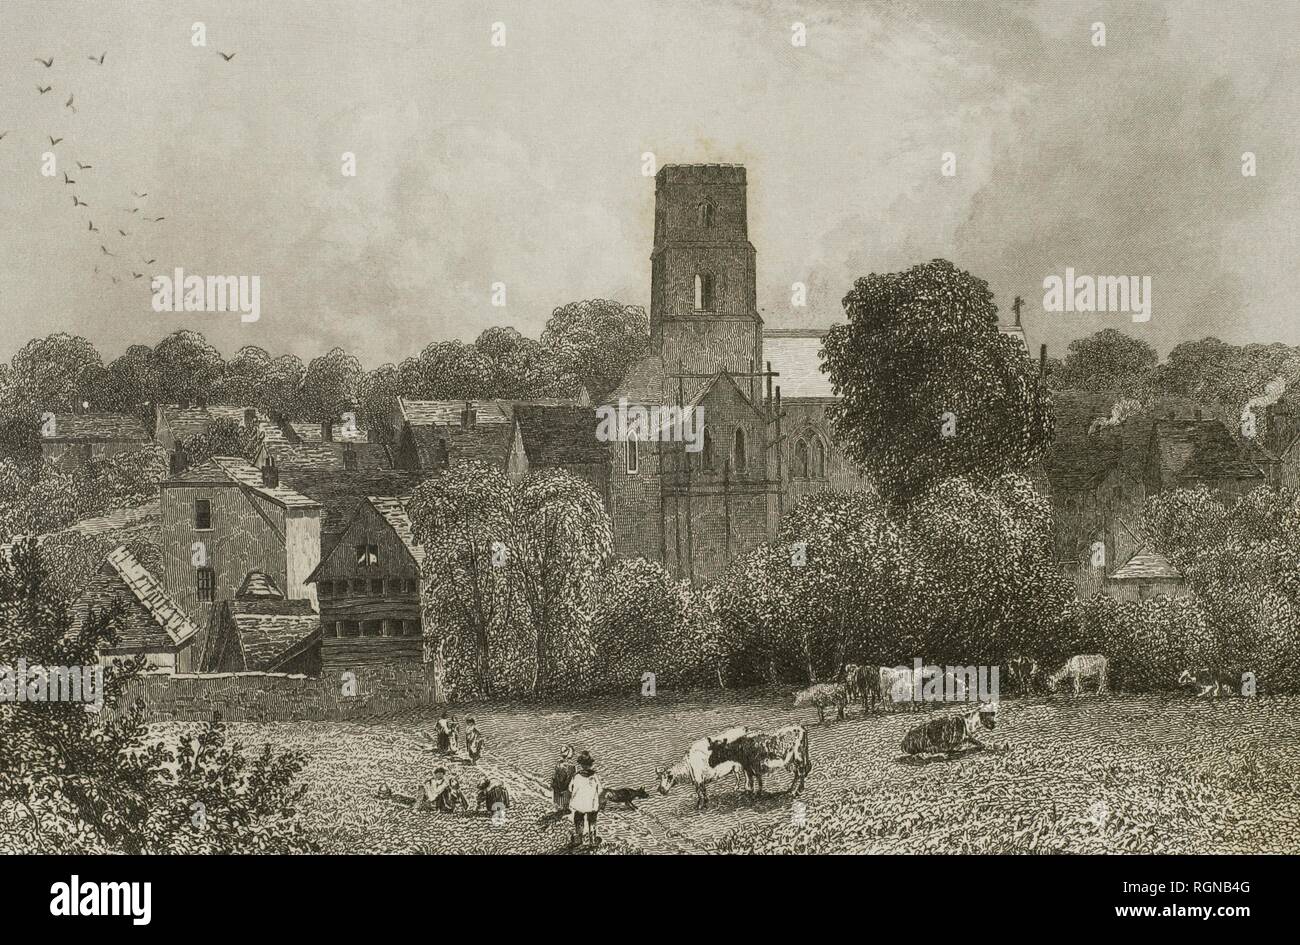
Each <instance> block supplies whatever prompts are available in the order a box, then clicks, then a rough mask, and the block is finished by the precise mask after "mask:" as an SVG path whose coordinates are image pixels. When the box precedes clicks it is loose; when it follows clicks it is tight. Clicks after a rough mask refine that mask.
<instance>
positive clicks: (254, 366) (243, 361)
mask: <svg viewBox="0 0 1300 945" xmlns="http://www.w3.org/2000/svg"><path fill="white" fill-rule="evenodd" d="M305 373H306V369H305V368H304V367H303V364H302V361H301V359H299V358H298V356H297V355H292V354H284V355H281V356H280V357H278V358H277V357H273V356H272V355H271V354H270V353H269V352H268V351H266V350H265V349H264V348H259V347H257V346H256V345H245V346H244V347H242V348H240V349H239V351H238V352H237V353H236V354H235V356H234V357H233V358H231V359H230V361H229V362H228V363H227V364H226V370H225V373H224V375H223V376H222V378H221V382H220V385H219V386H218V389H217V391H216V396H217V399H218V400H220V401H221V402H222V403H226V404H235V405H237V406H252V407H257V408H259V409H261V410H262V411H264V412H266V413H267V414H268V415H270V416H273V417H280V416H284V417H288V416H291V415H292V414H293V412H294V410H295V409H296V405H297V397H298V388H299V387H300V386H301V384H302V382H303V375H304V374H305Z"/></svg>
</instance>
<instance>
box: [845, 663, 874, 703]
mask: <svg viewBox="0 0 1300 945" xmlns="http://www.w3.org/2000/svg"><path fill="white" fill-rule="evenodd" d="M844 688H845V689H847V690H848V693H849V698H850V699H851V700H853V701H854V702H857V701H858V700H861V701H862V711H863V712H864V713H867V714H870V712H871V710H872V708H873V707H874V706H875V704H876V703H877V702H879V701H880V673H878V672H877V671H876V667H874V666H859V665H858V664H857V663H845V664H844Z"/></svg>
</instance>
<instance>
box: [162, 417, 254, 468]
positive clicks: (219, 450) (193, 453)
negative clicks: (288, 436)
mask: <svg viewBox="0 0 1300 945" xmlns="http://www.w3.org/2000/svg"><path fill="white" fill-rule="evenodd" d="M258 445H259V436H258V434H257V432H256V431H250V430H248V429H247V428H246V427H245V426H244V425H243V424H242V423H239V422H238V421H236V420H231V419H229V418H228V417H218V418H217V419H215V420H213V421H212V422H211V423H210V424H208V428H207V430H206V431H205V432H203V433H195V434H194V435H193V436H187V437H184V438H183V439H182V440H181V441H180V443H179V446H180V451H181V453H182V455H183V456H184V457H185V462H186V464H187V465H190V466H197V465H199V464H200V463H205V462H207V461H208V460H209V459H211V458H212V457H213V456H242V457H244V458H245V459H248V460H251V459H252V458H253V456H255V455H256V453H257V449H258Z"/></svg>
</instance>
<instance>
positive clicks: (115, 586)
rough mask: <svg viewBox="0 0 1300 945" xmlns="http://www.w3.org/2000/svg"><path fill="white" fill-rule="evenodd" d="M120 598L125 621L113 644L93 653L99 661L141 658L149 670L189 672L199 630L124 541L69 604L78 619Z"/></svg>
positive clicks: (192, 668) (194, 660)
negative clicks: (77, 596)
mask: <svg viewBox="0 0 1300 945" xmlns="http://www.w3.org/2000/svg"><path fill="white" fill-rule="evenodd" d="M115 602H120V603H121V605H122V606H123V607H124V609H125V616H126V619H125V624H124V626H123V628H122V630H121V633H120V640H119V642H118V644H117V645H116V646H111V647H103V648H101V649H100V651H99V659H100V662H101V663H103V664H105V665H107V664H109V663H110V662H112V660H114V659H123V660H125V659H130V658H132V657H135V656H143V657H144V658H145V659H146V660H147V661H148V664H149V668H150V669H151V670H153V671H156V672H163V673H189V672H194V671H196V670H197V669H198V661H197V658H196V656H197V654H198V652H199V651H200V650H201V649H202V646H203V636H204V634H203V630H202V628H201V627H200V626H199V625H198V624H197V623H195V622H194V621H193V620H191V619H190V618H189V616H187V615H186V613H185V611H184V610H182V609H181V607H180V606H179V605H178V604H177V603H176V601H175V600H173V599H172V597H171V595H169V594H168V593H167V592H166V591H165V590H164V589H163V586H162V584H161V583H160V582H159V581H158V579H157V578H155V577H154V576H153V575H152V574H150V573H149V572H148V571H147V570H146V569H145V568H144V566H143V565H141V564H140V562H139V561H137V560H136V558H135V556H134V555H133V554H131V552H130V551H129V550H128V549H127V548H126V546H125V545H118V546H117V547H116V548H114V549H113V550H112V551H110V552H109V553H108V554H107V555H105V556H104V562H103V563H102V564H101V565H100V566H99V570H98V571H97V572H96V573H95V575H94V577H92V578H91V580H90V582H89V583H88V584H87V585H86V587H85V589H84V590H83V591H82V593H81V596H80V597H79V598H78V599H77V601H76V602H75V604H74V605H73V613H74V615H75V616H76V617H77V620H78V623H80V621H81V620H82V619H84V618H85V617H86V616H87V615H88V614H89V613H90V611H91V610H94V611H97V612H101V611H104V610H106V609H108V608H109V607H111V606H113V604H114V603H115Z"/></svg>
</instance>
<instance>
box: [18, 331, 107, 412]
mask: <svg viewBox="0 0 1300 945" xmlns="http://www.w3.org/2000/svg"><path fill="white" fill-rule="evenodd" d="M12 363H13V371H14V383H15V384H16V385H17V387H18V388H19V390H20V391H21V392H22V396H23V399H25V400H26V401H27V402H28V403H29V404H31V405H32V406H33V407H35V408H37V409H40V410H68V409H70V408H71V407H72V406H73V405H74V404H80V402H81V401H83V400H89V399H90V398H91V397H92V396H93V393H94V392H93V390H92V383H91V382H92V381H93V379H94V378H95V377H96V372H97V371H98V370H99V369H100V368H102V367H103V361H102V360H101V359H100V357H99V352H98V351H96V350H95V346H94V345H93V344H91V343H90V342H89V341H87V340H86V339H85V338H82V337H81V336H80V335H69V334H68V333H67V332H56V333H55V334H52V335H47V336H46V337H44V338H33V339H32V340H31V341H29V342H27V344H25V345H23V347H22V349H21V350H20V351H19V352H18V353H17V354H15V355H14V357H13V362H12Z"/></svg>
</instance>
